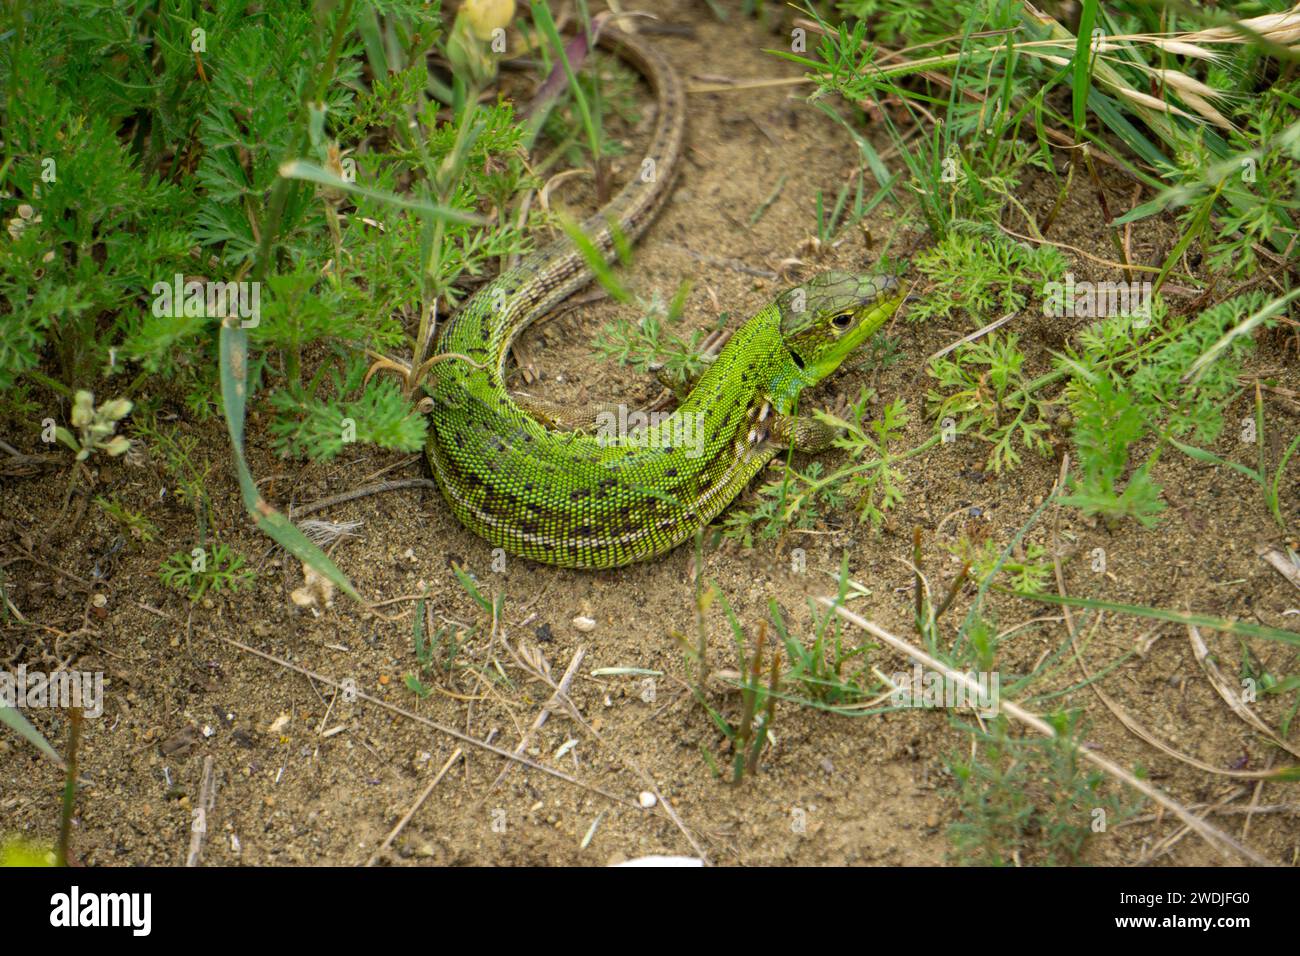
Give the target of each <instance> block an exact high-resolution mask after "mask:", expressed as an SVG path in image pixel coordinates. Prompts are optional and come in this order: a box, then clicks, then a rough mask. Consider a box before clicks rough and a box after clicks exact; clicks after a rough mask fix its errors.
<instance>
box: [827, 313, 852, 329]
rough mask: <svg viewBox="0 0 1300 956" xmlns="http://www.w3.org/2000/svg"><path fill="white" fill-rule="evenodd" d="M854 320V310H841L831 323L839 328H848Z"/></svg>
mask: <svg viewBox="0 0 1300 956" xmlns="http://www.w3.org/2000/svg"><path fill="white" fill-rule="evenodd" d="M852 322H853V313H852V312H841V313H840V314H839V315H837V316H835V318H833V319H831V325H833V326H835V328H837V329H847V328H848V327H849V325H851V324H852Z"/></svg>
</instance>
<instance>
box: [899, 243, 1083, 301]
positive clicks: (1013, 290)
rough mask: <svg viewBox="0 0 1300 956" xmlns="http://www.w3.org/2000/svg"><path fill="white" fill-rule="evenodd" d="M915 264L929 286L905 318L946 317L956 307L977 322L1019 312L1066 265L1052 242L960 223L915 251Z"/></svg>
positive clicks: (1053, 280)
mask: <svg viewBox="0 0 1300 956" xmlns="http://www.w3.org/2000/svg"><path fill="white" fill-rule="evenodd" d="M913 264H914V265H915V267H916V270H917V271H918V272H919V273H920V274H921V275H922V276H924V277H925V278H926V279H927V280H929V286H928V287H927V288H926V290H925V293H924V295H923V296H922V297H921V298H920V299H919V300H918V301H917V302H916V303H915V304H913V305H912V306H911V307H910V308H909V309H908V312H907V317H908V319H909V320H910V321H913V322H920V321H944V322H948V321H951V320H952V318H953V316H954V313H956V312H958V311H959V310H960V311H962V312H964V313H965V314H966V315H967V316H968V317H969V320H970V322H971V323H972V324H973V325H975V326H981V325H984V324H986V323H987V322H990V321H992V320H993V319H995V318H998V317H999V316H1001V315H1005V314H1007V313H1009V312H1019V311H1021V310H1022V309H1023V308H1024V307H1025V305H1026V303H1027V302H1028V301H1029V297H1030V295H1032V294H1034V293H1035V292H1036V291H1037V290H1039V289H1041V288H1043V286H1044V285H1046V284H1047V283H1048V282H1055V281H1058V280H1060V279H1061V277H1062V276H1063V275H1064V274H1065V270H1066V269H1067V268H1068V263H1067V262H1066V259H1065V257H1064V256H1063V255H1062V254H1061V252H1060V250H1058V249H1056V248H1055V247H1054V246H1048V245H1041V246H1030V245H1029V244H1028V243H1024V242H1016V241H1014V240H1012V239H1008V238H1007V237H1006V236H1004V235H1002V234H1001V233H1000V232H997V231H996V230H994V229H991V228H987V227H983V226H978V225H976V224H968V225H963V224H960V223H959V224H956V225H954V227H953V228H952V229H951V230H949V232H948V234H947V235H946V236H944V238H943V239H941V240H940V241H939V242H938V243H936V244H935V245H934V246H932V247H931V248H929V249H927V250H925V251H924V252H922V253H920V254H918V255H916V256H915V257H914V258H913Z"/></svg>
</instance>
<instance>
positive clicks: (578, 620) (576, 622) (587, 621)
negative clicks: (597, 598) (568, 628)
mask: <svg viewBox="0 0 1300 956" xmlns="http://www.w3.org/2000/svg"><path fill="white" fill-rule="evenodd" d="M573 626H574V627H576V628H577V629H578V630H580V631H583V632H584V633H585V632H587V631H594V630H595V629H596V622H595V621H594V620H592V619H591V618H589V617H575V618H574V619H573Z"/></svg>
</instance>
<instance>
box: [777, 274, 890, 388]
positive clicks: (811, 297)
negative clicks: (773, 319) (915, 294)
mask: <svg viewBox="0 0 1300 956" xmlns="http://www.w3.org/2000/svg"><path fill="white" fill-rule="evenodd" d="M905 298H907V289H906V288H902V287H901V286H900V285H899V282H898V279H897V278H895V277H894V276H891V275H885V274H883V273H878V274H868V275H853V274H852V273H848V272H823V273H822V274H821V275H817V276H813V277H812V278H811V279H809V280H808V281H807V282H804V283H802V284H801V285H797V286H795V287H794V288H793V289H788V290H787V291H785V292H783V293H782V294H781V295H780V296H778V297H777V300H776V305H777V308H778V309H779V310H780V313H781V338H782V340H783V341H784V343H785V347H786V349H787V350H788V351H789V353H790V360H791V361H792V362H793V363H794V367H795V368H796V369H797V370H798V378H800V379H802V381H801V382H800V385H801V386H802V387H806V386H809V385H812V384H814V383H816V382H819V381H821V380H822V379H824V378H825V377H826V376H827V375H830V374H831V372H833V371H835V370H836V369H837V368H839V366H840V363H841V362H843V361H844V360H845V359H846V358H848V357H849V355H850V354H852V352H853V351H854V350H855V349H856V348H857V347H858V346H860V345H861V344H862V343H863V342H866V341H867V340H868V339H869V338H871V337H872V336H873V335H875V334H876V332H877V330H879V328H880V327H881V326H882V325H884V324H885V321H886V320H887V319H888V318H889V317H890V316H891V315H893V314H894V312H895V310H897V309H898V307H899V306H900V305H901V304H902V302H903V300H904V299H905Z"/></svg>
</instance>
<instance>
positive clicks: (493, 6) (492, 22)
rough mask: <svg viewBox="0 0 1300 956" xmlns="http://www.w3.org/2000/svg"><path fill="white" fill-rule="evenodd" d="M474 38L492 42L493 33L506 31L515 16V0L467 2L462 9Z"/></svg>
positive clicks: (476, 0)
mask: <svg viewBox="0 0 1300 956" xmlns="http://www.w3.org/2000/svg"><path fill="white" fill-rule="evenodd" d="M461 12H462V13H464V15H465V19H466V20H467V21H468V23H469V27H470V29H471V30H473V31H474V36H476V37H478V38H479V39H480V40H491V39H492V31H494V30H498V29H504V28H505V27H508V26H509V25H510V21H511V20H513V19H514V16H515V0H465V5H464V6H463V7H461Z"/></svg>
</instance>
